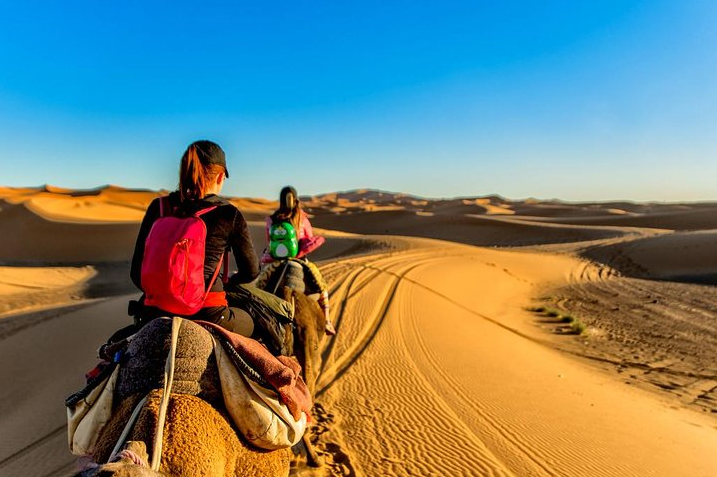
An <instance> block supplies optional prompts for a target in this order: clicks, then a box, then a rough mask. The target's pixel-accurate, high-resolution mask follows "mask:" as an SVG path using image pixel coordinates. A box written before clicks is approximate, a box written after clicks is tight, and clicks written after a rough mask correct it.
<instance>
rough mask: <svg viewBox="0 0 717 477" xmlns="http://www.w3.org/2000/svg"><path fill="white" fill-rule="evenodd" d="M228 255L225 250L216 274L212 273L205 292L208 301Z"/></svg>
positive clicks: (205, 298)
mask: <svg viewBox="0 0 717 477" xmlns="http://www.w3.org/2000/svg"><path fill="white" fill-rule="evenodd" d="M226 256H227V254H226V252H223V253H222V256H221V257H219V263H217V269H216V270H214V275H212V280H211V281H210V282H209V286H208V287H207V291H206V293H204V301H207V297H208V296H209V292H210V291H211V290H212V287H213V286H214V282H216V281H217V277H218V276H219V270H221V269H222V264H223V263H224V261H225V257H226Z"/></svg>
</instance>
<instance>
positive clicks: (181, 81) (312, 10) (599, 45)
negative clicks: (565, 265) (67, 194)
mask: <svg viewBox="0 0 717 477" xmlns="http://www.w3.org/2000/svg"><path fill="white" fill-rule="evenodd" d="M0 17H1V18H3V22H2V23H3V25H2V28H0V58H2V66H0V148H1V149H2V151H1V152H0V184H2V185H10V186H27V185H40V184H43V183H50V184H53V185H58V186H63V187H73V188H90V187H95V186H98V185H102V184H106V183H112V184H118V185H122V186H126V187H148V188H153V189H159V188H167V189H173V188H175V187H176V180H177V179H176V176H177V170H178V163H179V158H180V156H181V154H182V152H183V150H184V148H185V147H186V146H187V144H188V143H190V142H191V141H193V140H195V139H212V140H214V141H217V142H218V143H219V144H220V145H222V147H223V148H224V150H225V151H226V153H227V156H228V161H229V171H230V175H231V177H230V179H229V183H228V186H227V187H226V189H225V193H227V194H228V195H234V196H250V197H267V198H273V197H275V196H276V195H277V194H278V192H279V190H280V189H281V187H282V186H283V185H285V184H293V185H294V186H296V187H297V189H298V190H299V193H301V194H316V193H321V192H330V191H337V190H347V189H355V188H365V187H370V188H380V189H385V190H391V191H401V192H408V193H413V194H416V195H421V196H428V197H454V196H478V195H487V194H492V193H498V194H501V195H503V196H506V197H508V198H513V199H520V198H526V197H531V196H532V197H537V198H544V199H548V198H560V199H565V200H608V199H632V200H666V201H677V200H715V199H717V2H714V1H711V0H704V1H689V0H674V1H662V0H653V1H628V0H619V1H611V0H605V1H593V2H586V1H585V2H583V1H575V0H571V1H524V2H516V1H479V0H474V1H450V0H440V1H420V0H406V1H392V0H384V1H380V2H374V1H356V2H345V1H318V0H316V1H301V0H293V1H286V2H283V1H277V2H238V1H227V2H212V1H204V2H198V1H192V2H179V1H172V2H163V1H150V2H147V1H141V2H139V1H125V0H122V1H115V2H106V1H97V0H93V1H86V2H72V1H69V2H57V1H52V2H50V1H46V2H36V1H17V2H12V1H5V2H2V4H1V5H0Z"/></svg>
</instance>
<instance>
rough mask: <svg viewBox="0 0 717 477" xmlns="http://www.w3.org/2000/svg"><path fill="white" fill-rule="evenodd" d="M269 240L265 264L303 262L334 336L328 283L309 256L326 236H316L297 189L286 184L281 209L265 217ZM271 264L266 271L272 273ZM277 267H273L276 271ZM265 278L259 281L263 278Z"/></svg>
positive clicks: (280, 197) (310, 290) (310, 289)
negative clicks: (302, 206)
mask: <svg viewBox="0 0 717 477" xmlns="http://www.w3.org/2000/svg"><path fill="white" fill-rule="evenodd" d="M266 239H267V242H268V243H269V246H268V247H267V249H266V250H264V253H263V255H262V258H261V262H262V263H263V264H271V263H276V262H277V261H285V260H288V261H289V262H288V263H287V265H290V264H291V263H292V262H293V263H297V262H298V263H300V264H301V265H302V267H303V268H304V269H305V271H306V273H305V274H304V275H305V280H304V281H305V282H306V284H307V285H308V288H309V290H307V291H308V292H309V293H318V294H319V298H318V303H319V306H320V307H321V309H322V311H323V312H324V316H325V317H326V334H327V335H335V334H336V330H335V329H334V325H333V324H332V323H331V319H330V317H329V292H328V287H327V285H326V282H325V281H324V279H323V277H322V276H321V272H320V271H319V269H318V267H317V266H316V265H314V264H313V263H311V262H310V261H309V260H308V259H307V258H306V255H308V254H309V253H310V252H312V251H314V250H316V249H317V248H319V247H320V246H321V245H322V244H323V243H324V242H325V241H326V239H325V238H324V237H321V236H318V235H314V230H313V228H312V227H311V222H309V218H308V217H307V215H306V212H304V211H303V210H302V208H301V201H300V200H299V196H298V194H297V193H296V189H294V188H293V187H291V186H286V187H284V188H283V189H281V193H280V194H279V208H278V209H276V211H274V213H273V214H271V215H270V216H269V217H267V218H266ZM269 271H270V270H269V269H268V267H267V268H266V269H265V270H264V272H269ZM273 271H275V270H271V272H273ZM269 274H270V273H263V274H262V277H264V278H266V279H267V280H268V279H270V278H269V277H265V275H269ZM262 277H260V278H259V281H262Z"/></svg>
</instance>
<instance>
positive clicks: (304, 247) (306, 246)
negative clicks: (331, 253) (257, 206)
mask: <svg viewBox="0 0 717 477" xmlns="http://www.w3.org/2000/svg"><path fill="white" fill-rule="evenodd" d="M299 213H300V214H301V220H300V221H299V230H297V231H296V234H297V237H296V238H297V239H298V240H299V253H298V254H297V255H296V258H301V257H304V256H305V255H307V254H309V253H311V252H313V251H314V250H316V249H317V248H319V247H320V246H322V245H323V244H324V242H326V238H324V237H321V236H320V235H314V229H313V227H312V226H311V222H309V217H308V216H307V215H306V212H304V211H303V210H300V211H299ZM270 227H271V217H267V218H266V242H267V243H269V228H270ZM273 261H274V259H273V258H272V256H271V255H269V252H268V251H267V250H266V249H265V250H264V253H263V254H262V256H261V263H271V262H273Z"/></svg>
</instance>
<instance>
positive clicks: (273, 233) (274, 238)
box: [269, 222, 299, 260]
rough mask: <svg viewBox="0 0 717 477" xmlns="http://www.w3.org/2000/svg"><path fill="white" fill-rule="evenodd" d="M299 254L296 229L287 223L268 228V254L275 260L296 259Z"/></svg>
mask: <svg viewBox="0 0 717 477" xmlns="http://www.w3.org/2000/svg"><path fill="white" fill-rule="evenodd" d="M298 253H299V239H298V238H297V236H296V229H294V226H293V225H291V224H290V223H289V222H279V223H278V224H272V225H271V227H269V254H270V255H271V257H272V258H273V259H275V260H281V259H283V258H289V257H296V255H297V254H298Z"/></svg>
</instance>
